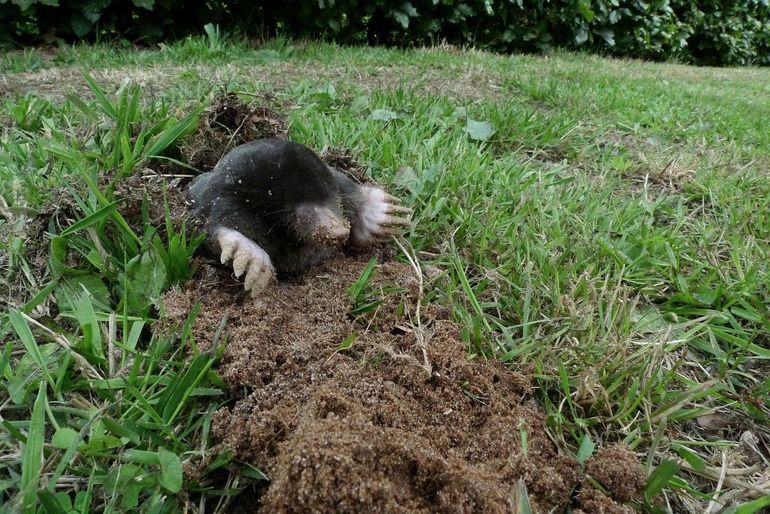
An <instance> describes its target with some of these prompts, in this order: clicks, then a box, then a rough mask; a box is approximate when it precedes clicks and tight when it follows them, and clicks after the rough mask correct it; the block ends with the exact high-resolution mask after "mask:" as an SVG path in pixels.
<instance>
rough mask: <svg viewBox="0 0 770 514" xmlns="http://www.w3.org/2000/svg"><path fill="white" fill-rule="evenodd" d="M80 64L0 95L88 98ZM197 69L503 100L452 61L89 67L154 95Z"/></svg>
mask: <svg viewBox="0 0 770 514" xmlns="http://www.w3.org/2000/svg"><path fill="white" fill-rule="evenodd" d="M85 71H86V70H85V69H81V68H75V67H73V68H49V69H44V70H37V71H32V72H22V73H8V74H5V75H4V76H2V77H0V98H2V97H12V96H14V95H24V94H26V93H30V92H34V93H37V94H39V95H41V96H47V97H57V98H61V97H63V96H65V95H66V94H68V93H71V92H75V93H77V94H80V95H85V96H89V95H90V90H89V88H88V85H87V84H86V82H85V80H84V79H83V74H84V73H85ZM191 72H192V73H197V74H198V75H199V76H200V77H201V80H202V81H204V82H205V83H207V84H210V85H211V87H212V89H213V88H216V87H220V86H221V85H222V84H228V83H231V82H232V80H233V77H237V79H238V82H243V81H250V82H254V83H260V84H266V85H269V86H270V87H271V88H278V89H283V88H288V87H290V86H294V85H296V84H297V82H299V81H311V82H319V83H329V82H333V83H337V82H344V83H346V84H349V85H354V86H356V87H358V88H360V89H362V90H363V91H366V92H371V91H375V90H390V89H395V88H399V87H403V88H405V89H411V88H419V89H420V91H421V92H422V93H423V94H424V93H431V94H436V95H442V96H448V97H451V98H458V99H470V100H483V99H487V100H489V99H502V98H503V96H502V89H501V86H500V84H501V83H502V80H503V79H502V77H501V76H500V75H499V74H498V73H493V72H490V71H489V70H485V69H483V68H482V67H480V66H466V65H459V64H457V65H451V66H449V65H448V66H442V67H438V66H425V65H385V66H372V65H368V66H356V67H355V68H353V67H351V66H347V65H345V66H318V65H317V64H315V63H304V64H303V63H291V62H272V63H269V64H253V63H249V64H224V65H200V64H199V65H194V66H170V65H147V66H142V67H123V68H116V69H112V70H89V73H91V75H92V76H93V77H94V79H95V80H96V81H97V82H98V83H99V84H102V85H110V84H120V83H121V82H123V81H125V80H130V81H131V82H134V83H136V84H139V85H140V86H142V89H143V90H145V91H147V92H148V93H149V94H153V93H154V92H157V93H158V94H159V93H160V92H161V91H162V90H163V89H165V88H167V87H168V86H169V85H170V84H173V83H176V82H181V81H183V80H185V76H189V73H191Z"/></svg>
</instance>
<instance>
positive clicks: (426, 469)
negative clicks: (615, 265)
mask: <svg viewBox="0 0 770 514" xmlns="http://www.w3.org/2000/svg"><path fill="white" fill-rule="evenodd" d="M368 258H369V256H368V255H347V256H346V255H338V256H337V257H335V258H333V259H332V260H330V261H327V262H326V263H323V264H322V265H321V266H319V267H318V268H316V269H314V270H313V271H312V272H311V273H310V274H309V275H308V276H306V277H304V278H302V279H296V280H293V281H284V282H281V283H278V284H274V285H272V286H271V287H269V288H268V289H267V290H266V291H265V292H264V293H263V294H262V295H261V296H259V297H258V298H257V299H252V298H250V296H249V295H248V294H246V293H244V292H243V291H242V287H241V285H240V284H239V283H238V282H236V281H235V280H234V279H233V278H232V277H231V276H230V274H229V273H228V272H226V271H224V270H222V269H220V268H218V267H216V268H215V267H210V266H209V265H207V264H203V265H202V266H201V267H200V269H199V271H198V276H197V278H196V279H195V280H193V281H192V282H190V283H189V284H188V285H187V286H186V287H185V288H184V289H183V290H180V291H174V292H170V293H168V294H167V295H166V297H165V299H164V305H165V312H166V316H167V317H166V322H170V323H181V322H183V321H184V319H185V317H186V315H187V313H188V312H189V310H190V309H191V308H192V307H193V305H194V303H195V302H200V304H201V309H200V314H199V316H198V318H197V320H196V322H195V326H194V334H195V336H196V340H197V342H198V344H199V345H200V347H201V348H202V349H205V348H206V347H207V345H209V344H210V343H209V342H210V341H212V339H213V337H214V333H215V332H216V330H217V327H219V325H220V323H221V322H222V320H223V319H224V318H226V319H227V321H226V326H225V331H224V333H225V335H226V338H227V348H226V350H225V353H224V357H223V359H222V362H221V365H220V368H219V373H220V376H221V377H222V378H223V379H224V381H225V382H226V383H227V385H228V386H229V387H230V390H231V392H232V394H234V395H235V396H236V400H235V401H234V402H233V403H232V404H231V405H230V406H228V407H226V408H223V409H222V410H220V411H219V412H218V413H217V414H216V416H215V419H214V423H213V433H214V437H215V438H216V439H217V442H218V443H223V444H224V445H225V446H226V447H229V448H231V449H232V450H233V451H234V453H235V455H236V457H237V458H238V459H240V460H243V461H246V462H249V463H251V464H253V465H255V466H257V467H259V468H260V469H262V470H263V471H264V472H265V473H266V474H267V476H268V477H269V479H270V482H269V484H268V486H267V488H266V490H265V492H264V494H262V495H261V496H259V498H258V504H257V505H256V506H253V505H252V506H249V510H250V511H253V510H254V509H257V510H259V511H260V512H310V511H313V512H510V511H511V510H512V509H514V506H513V505H512V501H513V500H512V497H513V495H514V490H513V487H514V485H515V484H516V482H517V479H519V478H523V479H524V481H525V483H526V486H527V490H528V492H529V496H530V500H531V501H532V503H533V506H534V508H535V511H536V512H549V511H550V510H551V509H554V508H563V507H564V506H567V505H570V504H571V505H573V507H577V508H579V507H580V506H581V505H583V500H582V499H581V496H580V494H578V493H579V491H580V484H581V482H582V480H583V477H582V475H581V471H580V469H579V466H578V465H577V463H576V462H575V461H574V460H572V459H571V458H569V457H567V456H564V455H562V454H560V452H559V451H558V450H557V448H556V447H555V446H554V444H553V442H552V441H551V439H550V438H549V437H548V435H547V433H546V428H545V416H544V414H543V413H542V411H541V410H539V408H538V407H537V406H536V405H535V403H534V401H533V400H532V397H531V395H530V385H529V382H530V381H529V379H528V378H527V377H525V376H524V375H522V374H519V373H516V372H514V371H511V370H509V369H507V368H505V367H504V366H503V365H502V364H500V363H498V362H494V361H484V360H473V359H471V358H469V356H468V354H467V352H466V351H465V345H464V343H463V342H462V340H461V339H460V335H459V327H458V326H457V325H456V324H455V323H453V322H452V321H449V319H448V313H447V312H445V311H444V310H443V309H441V308H439V307H436V306H433V305H427V306H422V311H423V312H422V313H421V321H422V323H421V325H420V326H415V318H414V316H413V315H414V313H415V309H416V302H417V301H418V296H419V287H418V281H417V279H416V277H415V275H414V272H413V270H412V269H411V268H410V267H408V266H405V265H403V264H400V263H398V262H394V261H387V260H385V262H381V263H380V264H378V266H377V268H376V274H375V277H374V279H373V280H372V282H371V283H370V284H369V287H370V291H371V296H370V298H369V299H370V300H376V301H378V302H381V303H380V304H379V306H378V307H377V309H376V310H375V311H374V313H371V314H369V315H367V316H364V317H359V318H354V317H353V316H352V315H351V314H350V313H351V310H352V309H353V307H354V306H353V305H352V302H351V300H350V298H349V295H348V293H347V289H348V288H349V287H350V285H351V284H353V283H354V282H355V281H356V279H357V278H358V277H359V276H360V274H361V272H362V271H363V269H364V268H365V266H366V263H367V261H368ZM385 259H387V258H385ZM381 260H382V256H381ZM353 337H354V338H355V340H354V342H353V344H352V346H350V348H348V349H346V350H340V345H341V344H342V343H343V342H345V341H350V340H351V338H353ZM524 441H526V442H524ZM613 457H617V459H618V460H617V464H618V466H617V467H616V468H613V467H612V466H609V465H601V461H599V462H600V464H597V466H598V468H597V469H601V470H602V474H601V481H602V483H606V484H605V485H606V487H607V488H608V490H609V491H610V494H611V495H612V494H617V496H616V498H615V499H617V500H618V501H625V500H627V499H629V498H635V497H636V494H637V493H638V490H639V484H638V483H637V482H636V481H630V482H628V481H627V479H628V478H629V476H630V475H629V473H630V472H629V470H634V469H636V470H639V473H641V470H640V469H639V468H638V464H637V462H636V459H635V457H634V456H633V454H632V453H631V452H630V451H627V453H626V454H621V453H619V452H616V454H613ZM597 459H599V458H598V457H597ZM632 475H633V477H632V478H634V479H635V478H636V477H637V475H635V474H632ZM620 483H623V484H627V485H624V486H619V488H618V487H615V486H616V485H617V484H620ZM624 487H625V488H624ZM616 491H618V492H616ZM596 498H600V500H596ZM615 499H613V498H612V497H611V496H608V495H607V494H604V493H602V492H599V491H596V492H592V493H591V502H595V501H604V502H605V503H606V504H607V505H617V506H618V508H620V504H619V503H616V502H615ZM590 505H593V503H591V504H590ZM243 507H244V508H245V507H246V506H245V505H244V506H243ZM585 512H597V511H595V510H590V509H589V508H588V505H587V506H586V509H585ZM607 512H610V511H607ZM612 512H622V511H621V510H616V511H612Z"/></svg>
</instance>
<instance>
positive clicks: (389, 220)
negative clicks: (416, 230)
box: [383, 216, 412, 227]
mask: <svg viewBox="0 0 770 514" xmlns="http://www.w3.org/2000/svg"><path fill="white" fill-rule="evenodd" d="M411 224H412V222H411V221H410V220H408V219H406V218H399V217H397V216H388V217H386V218H385V221H384V223H383V225H389V226H398V225H401V226H404V227H406V226H408V225H411Z"/></svg>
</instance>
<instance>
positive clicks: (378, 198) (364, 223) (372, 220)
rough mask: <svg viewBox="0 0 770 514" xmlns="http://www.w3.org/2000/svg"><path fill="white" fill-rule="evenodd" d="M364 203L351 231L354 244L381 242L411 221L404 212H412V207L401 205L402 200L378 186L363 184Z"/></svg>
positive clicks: (397, 232)
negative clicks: (404, 215)
mask: <svg viewBox="0 0 770 514" xmlns="http://www.w3.org/2000/svg"><path fill="white" fill-rule="evenodd" d="M361 194H362V195H363V197H364V203H363V207H362V208H361V210H360V211H359V212H358V214H357V216H356V220H355V222H354V224H353V227H352V229H351V231H350V240H351V242H352V243H353V244H355V245H359V246H363V245H367V244H374V243H381V242H383V241H386V240H387V239H388V238H389V237H390V236H395V235H398V234H400V233H401V227H405V226H408V225H409V224H410V223H411V222H410V221H409V219H408V218H407V217H401V216H400V215H402V214H407V215H408V214H410V213H411V212H412V210H411V209H408V208H406V207H404V206H402V205H400V203H401V200H399V199H398V198H396V197H395V196H391V195H389V194H388V193H386V192H385V191H383V190H382V189H379V188H376V187H367V186H361Z"/></svg>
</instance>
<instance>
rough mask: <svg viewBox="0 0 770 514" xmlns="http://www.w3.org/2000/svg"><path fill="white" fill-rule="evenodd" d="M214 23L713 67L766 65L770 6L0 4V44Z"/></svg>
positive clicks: (348, 1) (132, 36)
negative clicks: (583, 52)
mask: <svg viewBox="0 0 770 514" xmlns="http://www.w3.org/2000/svg"><path fill="white" fill-rule="evenodd" d="M208 23H213V24H217V25H219V27H220V28H221V29H223V30H225V31H228V32H231V33H238V34H242V35H244V36H247V37H263V38H264V37H270V36H272V35H275V34H282V35H285V36H288V37H296V38H314V39H315V38H319V37H323V38H326V39H329V40H334V41H338V42H340V43H348V44H350V43H367V44H385V45H398V46H405V45H424V44H431V43H436V42H441V41H446V42H448V43H451V44H456V45H472V46H475V47H480V48H486V49H490V50H494V51H501V52H511V51H527V52H529V51H542V50H546V49H549V48H553V47H559V48H568V49H587V50H590V51H594V52H601V53H607V54H611V55H617V56H626V57H640V58H646V59H656V60H668V59H677V60H680V61H684V62H693V63H696V64H711V65H745V64H759V65H767V64H770V0H701V1H685V0H647V1H642V0H564V1H558V0H410V1H406V2H404V1H400V0H395V1H393V0H297V1H288V2H275V1H267V2H259V1H246V0H234V1H223V0H219V1H205V2H201V1H184V0H73V1H65V0H0V40H3V41H5V42H6V43H7V42H11V41H12V42H15V44H17V45H18V44H31V43H36V42H40V41H51V40H57V39H58V40H64V41H74V40H80V39H87V40H92V41H93V40H100V41H112V40H124V41H129V42H131V43H153V42H157V41H160V40H167V39H169V38H179V37H184V36H187V35H189V34H193V33H200V32H201V30H202V27H203V26H204V25H205V24H208Z"/></svg>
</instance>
